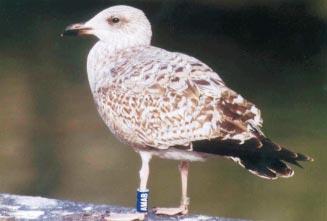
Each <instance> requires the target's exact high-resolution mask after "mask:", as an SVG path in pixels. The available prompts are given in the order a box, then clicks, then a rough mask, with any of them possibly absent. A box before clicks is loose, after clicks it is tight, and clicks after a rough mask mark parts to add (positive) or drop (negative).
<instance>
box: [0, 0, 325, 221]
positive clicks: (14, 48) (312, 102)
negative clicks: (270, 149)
mask: <svg viewBox="0 0 327 221" xmlns="http://www.w3.org/2000/svg"><path fill="white" fill-rule="evenodd" d="M116 4H128V5H133V6H136V7H139V8H141V9H143V10H144V11H145V12H146V14H147V15H148V17H149V19H150V20H151V23H152V25H153V32H154V35H153V44H154V45H156V46H159V47H163V48H166V49H169V50H174V51H180V52H184V53H188V54H190V55H193V56H195V57H197V58H199V59H201V60H202V61H204V62H206V63H207V64H209V65H210V66H211V67H213V68H214V69H215V70H217V72H218V73H220V75H221V76H222V78H223V79H224V80H225V82H226V83H227V84H228V85H229V86H230V87H231V88H233V89H235V90H236V91H238V92H239V93H241V94H242V95H243V96H244V97H246V98H248V99H249V100H251V101H252V102H254V103H256V104H257V106H258V107H259V108H261V110H262V113H263V117H264V120H265V123H264V131H265V133H266V134H267V135H268V136H269V137H271V138H272V139H273V140H274V141H276V142H277V143H280V144H283V145H285V146H288V147H290V148H291V149H293V150H296V151H298V152H303V153H306V154H308V155H310V156H312V157H314V158H315V162H314V163H305V165H304V166H305V169H304V170H302V169H300V168H295V170H296V172H295V173H296V175H295V176H294V177H293V178H291V179H279V180H276V181H267V180H262V179H260V178H257V177H255V176H253V175H251V174H250V173H248V172H246V171H245V170H244V169H242V168H241V167H239V166H236V165H235V164H234V163H233V162H231V161H229V160H226V159H223V158H221V159H217V160H210V161H208V162H207V163H193V164H192V166H191V171H190V180H189V186H190V197H191V202H192V203H191V211H192V213H201V214H208V215H219V216H226V217H237V218H247V219H256V220H327V188H326V182H327V173H326V170H327V168H326V166H327V156H326V154H327V149H326V144H327V142H326V141H327V138H326V132H327V117H326V112H327V102H326V101H327V66H326V55H327V38H326V37H327V35H326V30H327V29H326V28H327V1H326V0H315V1H313V0H312V1H302V0H297V1H289V0H277V1H276V0H252V1H244V0H233V1H231V0H221V1H213V0H211V1H210V0H206V1H195V0H194V1H191V0H189V1H177V0H176V1H155V0H152V1H150V0H149V1H99V0H89V1H84V0H80V1H59V0H56V1H55V0H54V1H45V0H42V1H41V0H38V1H36V0H35V1H33V0H29V1H28V0H25V1H23V0H20V1H18V0H16V1H12V0H10V1H9V0H0V15H1V19H0V26H1V29H0V32H1V34H0V49H1V50H0V192H9V193H15V194H30V195H42V196H46V197H56V198H63V199H72V200H81V201H89V202H96V203H108V204H118V205H124V206H134V200H135V197H134V196H135V191H136V188H137V185H138V169H139V164H140V162H139V158H138V156H137V154H135V153H134V152H133V151H132V150H131V149H130V148H128V147H126V146H124V145H122V144H121V143H119V142H118V141H117V140H116V139H115V138H114V137H113V136H112V135H111V134H110V133H109V131H108V129H107V128H106V127H105V125H104V124H103V123H102V121H101V120H100V118H99V116H98V114H97V111H96V109H95V106H94V104H93V101H92V97H91V94H90V90H89V86H88V82H87V76H86V56H87V53H88V51H89V50H90V48H91V47H92V45H93V44H94V43H95V41H96V39H95V38H65V39H62V38H60V36H59V35H60V33H61V32H62V30H63V29H64V28H65V27H66V26H67V25H68V24H71V23H75V22H80V21H85V20H87V19H89V18H91V17H92V16H93V15H94V14H95V13H97V12H99V11H100V10H102V9H104V8H106V7H109V6H111V5H116ZM150 189H151V206H155V205H156V206H158V205H159V206H174V205H177V204H178V203H179V196H180V184H179V175H178V171H177V162H173V161H163V160H159V159H154V160H153V161H152V165H151V176H150Z"/></svg>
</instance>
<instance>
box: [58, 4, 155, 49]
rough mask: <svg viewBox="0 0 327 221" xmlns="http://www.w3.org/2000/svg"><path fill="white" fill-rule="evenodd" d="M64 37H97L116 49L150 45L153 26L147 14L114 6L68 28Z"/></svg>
mask: <svg viewBox="0 0 327 221" xmlns="http://www.w3.org/2000/svg"><path fill="white" fill-rule="evenodd" d="M63 35H73V36H78V35H95V36H96V37H98V38H99V39H100V41H102V42H105V43H108V44H110V45H111V47H113V48H115V49H121V48H126V47H133V46H138V45H150V42H151V36H152V31H151V24H150V22H149V20H148V19H147V17H146V16H145V14H144V13H143V12H142V11H141V10H139V9H137V8H133V7H130V6H124V5H119V6H113V7H110V8H108V9H105V10H103V11H101V12H100V13H99V14H97V15H95V16H94V17H93V18H91V19H90V20H89V21H87V22H85V23H84V24H82V23H78V24H73V25H70V26H68V27H67V28H66V30H65V32H64V33H63Z"/></svg>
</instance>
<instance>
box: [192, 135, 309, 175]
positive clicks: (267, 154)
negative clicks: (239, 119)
mask: <svg viewBox="0 0 327 221" xmlns="http://www.w3.org/2000/svg"><path fill="white" fill-rule="evenodd" d="M261 144H262V145H261ZM193 150H194V151H197V152H202V153H208V154H215V155H221V156H225V157H229V158H231V159H232V160H234V161H235V162H237V163H238V164H239V165H241V166H242V167H244V168H246V169H247V170H249V171H250V172H251V173H253V174H255V175H257V176H260V177H262V178H266V179H277V178H278V177H285V178H287V177H291V176H293V174H294V171H293V170H292V169H291V168H290V167H289V166H288V165H287V164H286V163H291V164H294V165H296V166H299V167H301V168H302V166H301V165H300V164H299V163H298V161H313V159H312V158H310V157H308V156H305V155H303V154H300V153H294V152H292V151H290V150H288V149H286V148H284V147H280V146H279V145H277V144H274V143H273V142H271V141H270V140H269V139H267V138H262V140H261V143H259V142H258V141H257V140H255V139H251V140H248V141H246V142H244V143H243V144H239V143H237V142H236V141H232V140H225V141H221V140H220V141H219V140H202V141H195V142H193Z"/></svg>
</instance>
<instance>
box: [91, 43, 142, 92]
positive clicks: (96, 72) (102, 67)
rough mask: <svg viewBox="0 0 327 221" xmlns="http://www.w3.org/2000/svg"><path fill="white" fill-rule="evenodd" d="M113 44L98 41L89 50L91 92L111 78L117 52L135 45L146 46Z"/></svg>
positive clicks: (119, 52)
mask: <svg viewBox="0 0 327 221" xmlns="http://www.w3.org/2000/svg"><path fill="white" fill-rule="evenodd" d="M113 45H114V44H110V43H107V42H104V41H98V42H97V43H96V44H95V45H94V46H93V48H92V49H91V51H90V52H89V55H88V58H87V73H88V79H89V83H90V87H91V90H92V91H93V92H94V91H96V90H97V88H99V87H101V85H104V84H108V82H110V80H111V79H112V76H111V70H112V68H114V67H115V65H116V62H117V55H118V54H121V52H123V51H125V50H130V49H133V48H135V47H142V46H144V47H147V45H131V46H130V45H125V46H122V45H120V46H119V47H118V46H117V45H115V46H113Z"/></svg>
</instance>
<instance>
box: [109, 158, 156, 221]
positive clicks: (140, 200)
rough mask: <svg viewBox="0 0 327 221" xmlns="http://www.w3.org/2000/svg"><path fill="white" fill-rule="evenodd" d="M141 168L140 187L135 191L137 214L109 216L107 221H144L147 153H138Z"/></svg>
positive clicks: (146, 196) (147, 167)
mask: <svg viewBox="0 0 327 221" xmlns="http://www.w3.org/2000/svg"><path fill="white" fill-rule="evenodd" d="M140 156H141V160H142V166H141V169H140V171H139V175H140V186H139V188H138V190H137V203H136V207H137V208H136V210H137V213H126V214H110V216H109V217H108V218H107V220H110V221H131V220H144V218H145V214H146V212H147V210H148V194H149V190H148V189H147V183H148V178H149V162H150V160H151V154H150V153H147V152H140Z"/></svg>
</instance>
